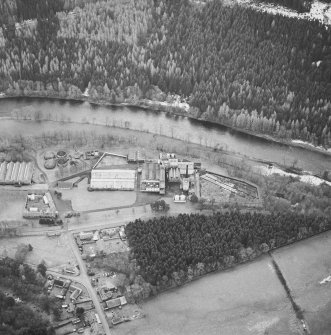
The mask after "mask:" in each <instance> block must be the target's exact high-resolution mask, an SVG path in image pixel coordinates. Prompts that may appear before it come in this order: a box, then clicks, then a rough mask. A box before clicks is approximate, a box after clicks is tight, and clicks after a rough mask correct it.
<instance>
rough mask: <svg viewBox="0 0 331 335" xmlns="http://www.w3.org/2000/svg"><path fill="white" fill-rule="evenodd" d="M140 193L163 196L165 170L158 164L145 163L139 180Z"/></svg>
mask: <svg viewBox="0 0 331 335" xmlns="http://www.w3.org/2000/svg"><path fill="white" fill-rule="evenodd" d="M140 191H141V192H154V193H160V194H165V169H164V167H163V166H161V165H159V164H158V163H145V164H144V165H143V168H142V173H141V178H140Z"/></svg>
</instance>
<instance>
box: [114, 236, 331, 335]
mask: <svg viewBox="0 0 331 335" xmlns="http://www.w3.org/2000/svg"><path fill="white" fill-rule="evenodd" d="M330 255H331V232H327V233H323V234H321V235H318V236H316V237H313V238H310V239H307V240H305V241H301V242H298V243H295V244H293V245H290V246H287V247H283V248H281V249H279V250H277V251H275V252H274V253H273V256H274V259H275V260H276V262H277V263H278V265H279V268H280V269H281V271H282V273H283V276H284V278H285V279H286V281H287V284H288V286H289V288H290V290H291V292H292V296H293V298H294V300H295V302H296V303H297V304H298V305H299V306H300V307H301V309H302V310H303V313H304V317H305V320H306V322H307V324H308V329H309V330H310V333H311V334H317V335H327V334H330V329H331V322H330V318H329V315H330V312H331V295H330V290H331V282H330V283H328V282H327V283H325V284H323V285H321V284H320V281H322V280H323V279H324V278H326V277H328V276H329V275H330V274H331V257H330ZM142 307H143V311H144V313H145V314H146V317H145V318H144V319H141V320H137V321H134V322H128V323H125V324H121V325H118V326H116V327H115V328H114V330H113V333H114V334H115V335H129V334H130V335H132V334H136V335H140V334H144V335H145V334H146V335H152V334H157V335H172V334H173V335H175V334H178V333H179V332H180V333H181V334H194V335H195V334H196V335H200V334H201V335H202V334H211V335H213V334H222V335H233V334H240V335H246V334H247V335H248V334H254V335H256V334H261V335H263V334H269V335H279V334H284V335H285V334H286V335H290V334H304V332H303V329H302V326H301V325H300V323H299V322H298V320H297V319H296V316H295V314H294V312H293V309H292V307H291V305H290V302H289V300H288V299H287V297H286V293H285V290H284V288H283V287H282V286H281V283H280V282H279V280H278V278H277V275H276V273H275V271H274V269H273V267H272V264H271V258H270V257H269V256H263V257H262V258H259V259H258V260H256V261H254V262H252V263H247V264H244V265H240V266H237V267H236V268H234V269H233V270H230V271H225V272H219V273H215V274H211V275H207V276H206V277H204V278H201V279H199V280H197V281H194V282H192V283H190V284H188V285H186V286H184V287H182V288H178V289H174V290H171V291H168V292H165V293H163V294H160V295H159V296H158V297H156V298H153V299H151V300H149V301H147V302H145V303H144V304H143V305H142Z"/></svg>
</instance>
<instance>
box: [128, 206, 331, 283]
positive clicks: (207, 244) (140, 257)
mask: <svg viewBox="0 0 331 335" xmlns="http://www.w3.org/2000/svg"><path fill="white" fill-rule="evenodd" d="M330 228H331V220H330V218H322V217H317V216H304V215H298V214H293V213H285V214H284V213H283V214H263V213H250V212H248V213H241V212H239V211H232V212H228V213H216V214H213V215H211V216H206V215H201V214H190V215H188V214H180V215H179V216H177V217H161V218H154V219H150V220H148V221H142V220H140V219H138V220H136V221H134V222H130V223H129V224H128V225H127V226H126V231H125V232H126V235H127V237H128V241H129V245H130V247H131V252H132V258H134V259H135V260H136V262H137V265H138V266H139V269H140V270H139V274H141V275H142V277H143V278H144V279H145V280H146V281H147V282H149V283H151V284H152V285H156V287H158V288H162V287H166V286H167V285H170V284H171V283H173V282H174V283H176V284H182V283H184V282H186V281H188V280H190V279H192V278H193V277H194V276H198V275H201V274H203V273H206V272H210V271H214V270H217V269H225V268H228V267H230V266H233V265H234V264H237V263H240V262H243V261H247V260H251V259H254V258H255V257H257V256H258V255H260V254H261V253H264V252H268V251H269V250H271V249H274V248H277V247H280V246H283V245H286V244H288V243H291V242H294V241H298V240H300V239H302V238H305V237H308V236H312V235H314V234H316V233H319V232H321V231H325V230H327V229H330Z"/></svg>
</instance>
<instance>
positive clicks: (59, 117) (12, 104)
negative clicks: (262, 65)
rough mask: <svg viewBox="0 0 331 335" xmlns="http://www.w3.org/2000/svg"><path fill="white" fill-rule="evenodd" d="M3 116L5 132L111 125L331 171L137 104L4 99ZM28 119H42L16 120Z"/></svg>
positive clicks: (260, 142) (314, 156) (312, 157)
mask: <svg viewBox="0 0 331 335" xmlns="http://www.w3.org/2000/svg"><path fill="white" fill-rule="evenodd" d="M0 117H2V118H5V117H12V118H14V119H11V120H10V119H2V120H1V123H0V134H1V135H6V134H10V135H20V134H24V135H41V134H42V133H43V132H48V131H49V130H52V131H54V130H62V131H63V130H69V131H72V130H83V129H85V130H87V129H91V128H93V129H96V130H97V131H99V132H100V133H103V132H107V131H109V128H107V127H105V125H106V124H107V125H108V126H116V127H126V128H129V129H133V130H139V131H148V132H149V133H154V134H158V135H164V136H169V137H173V138H177V139H182V140H184V141H190V142H191V143H197V144H201V145H207V146H211V147H215V146H216V145H217V146H218V147H219V148H223V149H224V150H227V151H231V152H235V153H238V154H241V155H244V156H247V157H250V158H255V159H258V160H264V161H271V162H275V163H278V164H282V165H292V164H293V162H296V165H297V167H300V168H302V169H304V170H306V171H311V172H314V173H322V172H323V171H325V170H328V169H331V155H327V154H323V153H319V152H313V151H310V150H306V149H304V148H300V147H292V146H287V145H283V144H279V143H275V142H271V141H268V140H266V139H262V138H259V137H256V136H253V135H248V134H244V133H241V132H238V131H235V130H231V129H230V128H228V127H225V126H220V125H214V124H211V123H208V122H202V121H197V120H192V119H189V118H187V117H183V116H174V115H170V114H168V113H164V112H155V111H150V110H144V109H142V108H136V107H122V106H121V107H113V106H97V105H94V104H90V103H88V102H77V101H63V100H53V99H47V98H46V99H44V98H5V99H1V100H0ZM24 117H26V118H31V117H32V119H35V118H37V119H39V120H38V121H22V120H17V119H16V118H19V119H22V118H24ZM40 120H42V121H41V122H40ZM49 120H52V121H56V122H55V123H54V122H49ZM82 123H84V124H82ZM107 129H108V130H107Z"/></svg>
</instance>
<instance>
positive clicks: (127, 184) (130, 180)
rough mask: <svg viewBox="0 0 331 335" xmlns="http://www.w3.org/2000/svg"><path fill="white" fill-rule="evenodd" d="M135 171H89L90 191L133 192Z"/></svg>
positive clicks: (115, 169) (103, 168)
mask: <svg viewBox="0 0 331 335" xmlns="http://www.w3.org/2000/svg"><path fill="white" fill-rule="evenodd" d="M135 182H136V171H135V170H129V169H124V168H123V169H119V168H112V167H109V168H107V167H102V168H95V169H93V170H92V171H91V182H90V189H92V190H125V191H133V190H134V187H135Z"/></svg>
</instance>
